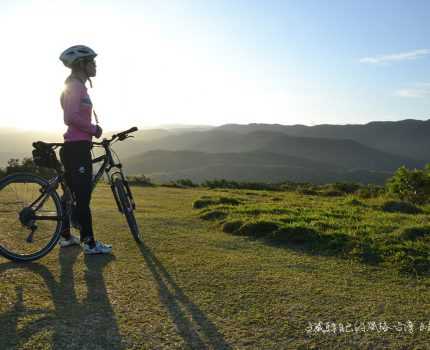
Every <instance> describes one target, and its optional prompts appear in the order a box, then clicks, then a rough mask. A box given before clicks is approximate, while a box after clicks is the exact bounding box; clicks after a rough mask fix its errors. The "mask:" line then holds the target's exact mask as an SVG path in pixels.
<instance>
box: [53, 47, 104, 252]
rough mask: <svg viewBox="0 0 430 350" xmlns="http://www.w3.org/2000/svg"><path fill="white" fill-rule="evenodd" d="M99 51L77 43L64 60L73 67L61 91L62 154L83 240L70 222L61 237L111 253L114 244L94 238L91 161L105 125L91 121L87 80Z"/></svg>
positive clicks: (67, 242)
mask: <svg viewBox="0 0 430 350" xmlns="http://www.w3.org/2000/svg"><path fill="white" fill-rule="evenodd" d="M96 56H97V54H96V53H95V52H94V51H93V50H92V49H91V48H89V47H87V46H83V45H76V46H72V47H70V48H68V49H67V50H65V51H64V52H63V53H62V54H61V56H60V60H61V61H62V62H63V63H64V65H65V66H66V67H68V68H70V69H71V74H70V76H69V77H68V78H67V79H66V81H65V89H64V91H63V93H62V94H61V107H62V108H63V111H64V123H65V124H66V125H67V127H68V128H67V131H66V133H65V134H64V135H63V136H64V146H63V147H62V149H61V152H60V157H61V161H62V162H63V165H64V169H65V180H66V183H67V185H68V187H69V188H70V190H71V191H72V192H73V193H74V195H75V198H76V212H75V214H76V217H77V220H78V223H79V226H80V234H81V238H80V240H79V239H78V238H77V237H75V236H73V235H72V234H71V233H70V223H67V224H66V228H65V229H64V230H63V233H62V237H61V239H60V242H59V244H60V246H61V247H68V246H71V245H79V244H80V243H82V246H83V249H84V253H85V254H103V253H110V252H111V251H112V246H111V245H108V244H103V243H101V242H99V241H96V240H95V239H94V234H93V228H92V219H91V210H90V201H91V186H92V185H91V182H92V176H93V174H92V173H93V169H92V162H91V159H92V158H91V148H92V143H91V141H92V137H93V136H95V137H97V138H99V137H100V136H101V135H102V132H103V131H102V128H101V127H100V126H99V125H94V124H92V123H91V115H92V103H91V99H90V97H89V96H88V93H87V88H86V86H85V83H86V82H87V80H88V81H89V82H90V85H91V77H95V76H96V63H95V61H94V58H95V57H96Z"/></svg>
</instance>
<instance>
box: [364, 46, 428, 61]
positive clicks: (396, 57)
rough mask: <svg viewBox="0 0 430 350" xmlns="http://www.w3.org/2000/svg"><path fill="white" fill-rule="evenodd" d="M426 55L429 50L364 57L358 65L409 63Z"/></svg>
mask: <svg viewBox="0 0 430 350" xmlns="http://www.w3.org/2000/svg"><path fill="white" fill-rule="evenodd" d="M427 55H430V49H420V50H415V51H409V52H399V53H394V54H390V55H378V56H374V57H364V58H362V59H360V63H369V64H379V63H388V62H400V61H411V60H416V59H418V58H420V57H423V56H427Z"/></svg>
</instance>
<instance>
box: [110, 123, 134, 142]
mask: <svg viewBox="0 0 430 350" xmlns="http://www.w3.org/2000/svg"><path fill="white" fill-rule="evenodd" d="M135 131H137V127H136V126H133V127H132V128H130V129H128V130H125V131H121V132H120V133H118V134H115V135H112V139H114V138H115V137H118V138H121V137H124V136H126V135H127V134H130V133H132V132H135Z"/></svg>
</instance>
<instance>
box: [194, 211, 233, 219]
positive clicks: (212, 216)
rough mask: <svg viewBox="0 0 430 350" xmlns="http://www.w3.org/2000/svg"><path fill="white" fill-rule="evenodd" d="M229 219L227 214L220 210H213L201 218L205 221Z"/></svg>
mask: <svg viewBox="0 0 430 350" xmlns="http://www.w3.org/2000/svg"><path fill="white" fill-rule="evenodd" d="M226 217H227V213H225V212H223V211H220V210H212V211H209V212H207V213H204V214H202V215H201V216H200V218H202V219H203V220H222V219H224V218H226Z"/></svg>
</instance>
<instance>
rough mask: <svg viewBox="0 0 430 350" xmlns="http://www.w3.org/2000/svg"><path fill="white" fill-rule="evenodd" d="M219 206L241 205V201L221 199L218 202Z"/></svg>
mask: <svg viewBox="0 0 430 350" xmlns="http://www.w3.org/2000/svg"><path fill="white" fill-rule="evenodd" d="M218 203H219V204H230V205H239V204H240V201H239V200H238V199H236V198H233V197H221V198H220V199H219V200H218Z"/></svg>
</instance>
